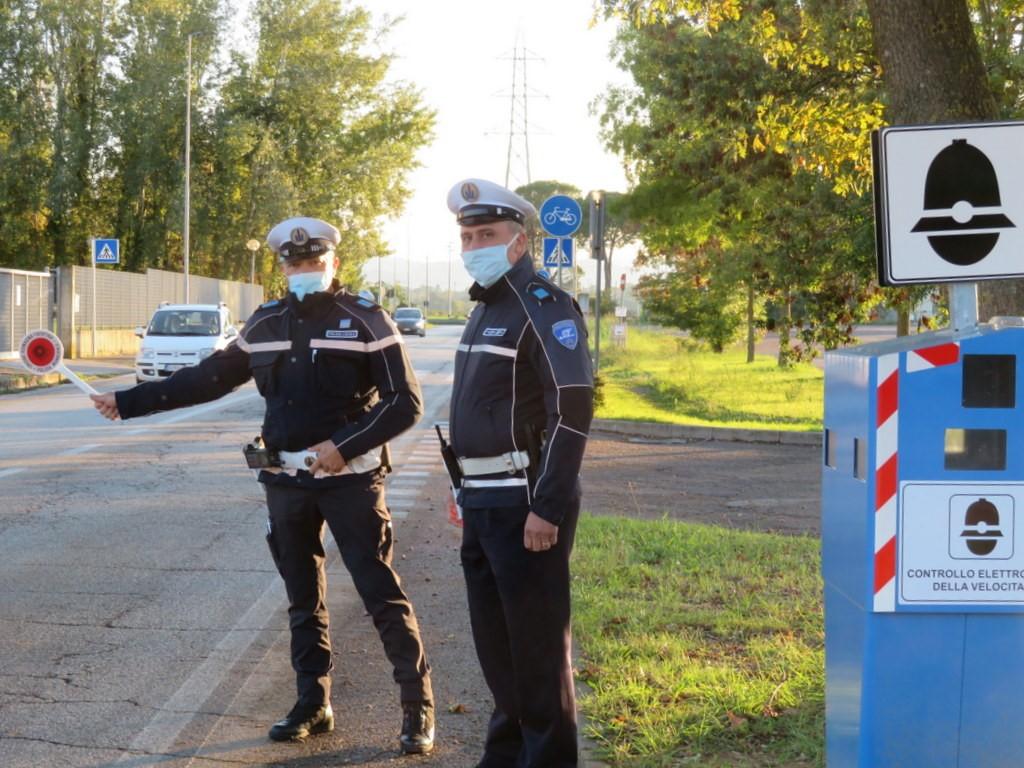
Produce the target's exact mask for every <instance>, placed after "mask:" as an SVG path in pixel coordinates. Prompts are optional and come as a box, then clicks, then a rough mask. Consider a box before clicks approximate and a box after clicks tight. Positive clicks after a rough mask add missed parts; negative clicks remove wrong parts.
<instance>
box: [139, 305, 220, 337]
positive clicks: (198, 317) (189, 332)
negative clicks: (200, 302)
mask: <svg viewBox="0 0 1024 768" xmlns="http://www.w3.org/2000/svg"><path fill="white" fill-rule="evenodd" d="M147 333H148V334H149V335H151V336H217V335H219V334H220V316H219V314H218V313H217V312H215V311H210V310H203V309H165V310H162V311H160V312H157V313H156V314H155V315H153V319H152V320H151V321H150V323H149V330H148V331H147Z"/></svg>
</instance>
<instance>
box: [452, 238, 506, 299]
mask: <svg viewBox="0 0 1024 768" xmlns="http://www.w3.org/2000/svg"><path fill="white" fill-rule="evenodd" d="M516 237H519V235H516ZM516 237H513V238H512V239H511V240H509V241H508V243H506V244H505V245H490V246H488V247H486V248H477V249H476V250H475V251H463V252H462V263H463V264H465V265H466V271H467V272H469V274H470V276H471V277H472V278H473V279H474V280H476V281H477V282H478V283H480V285H482V286H483V287H484V288H490V287H491V286H492V285H494V284H495V283H496V282H498V280H500V279H501V276H502V275H504V274H505V273H506V272H508V271H509V270H510V269H512V265H511V264H510V263H509V260H508V249H509V248H510V247H511V245H512V243H514V242H515V241H516Z"/></svg>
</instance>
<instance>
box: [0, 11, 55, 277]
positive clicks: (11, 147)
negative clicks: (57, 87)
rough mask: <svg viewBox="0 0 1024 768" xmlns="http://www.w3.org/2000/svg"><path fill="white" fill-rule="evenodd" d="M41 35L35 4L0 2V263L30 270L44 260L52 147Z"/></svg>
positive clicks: (44, 263)
mask: <svg viewBox="0 0 1024 768" xmlns="http://www.w3.org/2000/svg"><path fill="white" fill-rule="evenodd" d="M44 35H45V28H44V24H43V19H42V14H41V12H40V9H39V7H38V3H36V2H33V0H11V1H10V2H3V3H0V51H2V52H3V55H2V56H0V254H2V256H0V264H4V265H7V266H12V267H22V268H30V269H35V268H40V267H42V266H45V265H46V264H47V262H48V246H47V242H46V227H47V218H48V211H47V205H46V192H47V180H48V178H49V170H50V163H51V159H52V156H53V149H52V146H51V143H50V135H49V131H48V130H47V126H48V124H49V116H50V107H49V87H48V86H49V79H48V73H47V63H46V56H45V47H44V44H43V41H44Z"/></svg>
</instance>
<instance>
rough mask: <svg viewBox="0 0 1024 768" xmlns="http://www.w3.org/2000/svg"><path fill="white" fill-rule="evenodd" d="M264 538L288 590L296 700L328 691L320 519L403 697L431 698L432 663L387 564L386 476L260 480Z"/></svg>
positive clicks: (317, 698)
mask: <svg viewBox="0 0 1024 768" xmlns="http://www.w3.org/2000/svg"><path fill="white" fill-rule="evenodd" d="M264 487H265V489H266V494H267V509H268V510H269V512H270V521H269V531H268V533H267V543H268V544H269V545H270V551H271V554H272V555H273V557H274V563H275V564H276V565H277V570H278V572H280V574H281V576H282V578H283V579H284V584H285V590H286V591H287V593H288V616H289V625H290V627H291V652H292V668H293V669H294V670H295V674H296V683H297V687H298V694H299V700H300V701H301V702H303V703H308V704H312V705H318V704H323V703H326V702H327V701H328V700H329V697H330V692H331V677H330V674H331V670H332V668H333V665H332V663H331V639H330V634H329V622H328V615H327V578H326V574H325V572H324V546H323V526H324V521H325V520H326V521H327V525H328V526H329V527H330V529H331V533H332V534H333V535H334V540H335V541H336V542H337V544H338V548H339V549H340V550H341V559H342V560H343V561H344V563H345V567H346V568H347V569H348V572H349V573H350V574H351V575H352V581H353V583H354V584H355V588H356V591H357V592H358V593H359V596H360V597H361V598H362V600H363V604H364V605H365V606H366V610H367V612H368V613H369V614H370V616H371V617H372V618H373V623H374V626H375V627H376V628H377V633H378V634H379V635H380V639H381V642H382V643H383V644H384V652H385V654H386V655H387V657H388V659H389V660H390V661H391V664H392V666H393V667H394V678H395V682H396V683H398V685H399V687H400V690H401V698H402V701H403V702H404V701H431V700H432V699H433V694H432V692H431V688H430V667H429V665H428V664H427V658H426V655H425V654H424V651H423V643H422V642H421V640H420V631H419V626H418V624H417V623H416V615H415V613H414V612H413V608H412V603H410V602H409V598H408V597H406V595H405V592H404V591H403V590H402V586H401V582H400V581H399V578H398V574H396V573H395V572H394V570H393V569H392V568H391V554H392V548H393V539H392V531H391V514H390V513H389V512H388V509H387V506H385V503H384V480H383V477H382V476H381V474H380V473H379V472H373V473H369V474H368V475H367V479H366V481H365V482H359V481H357V482H356V483H355V484H353V485H344V486H335V487H328V488H324V487H309V488H303V487H296V486H289V485H275V484H272V483H266V484H265V485H264Z"/></svg>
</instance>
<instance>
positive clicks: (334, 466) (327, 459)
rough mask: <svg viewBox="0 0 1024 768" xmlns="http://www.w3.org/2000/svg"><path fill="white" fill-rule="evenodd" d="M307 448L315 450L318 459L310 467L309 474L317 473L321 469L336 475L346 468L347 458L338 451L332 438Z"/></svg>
mask: <svg viewBox="0 0 1024 768" xmlns="http://www.w3.org/2000/svg"><path fill="white" fill-rule="evenodd" d="M306 450H308V451H313V452H314V453H315V454H316V461H314V462H313V466H311V467H310V468H309V474H311V475H315V474H316V473H317V472H320V471H322V472H327V473H329V474H331V475H336V474H338V473H339V472H341V470H343V469H344V468H345V459H344V458H342V456H341V454H340V453H338V449H337V448H336V447H335V446H334V443H333V442H332V441H330V440H324V441H323V442H322V443H317V444H316V445H314V446H311V447H309V448H307V449H306Z"/></svg>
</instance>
